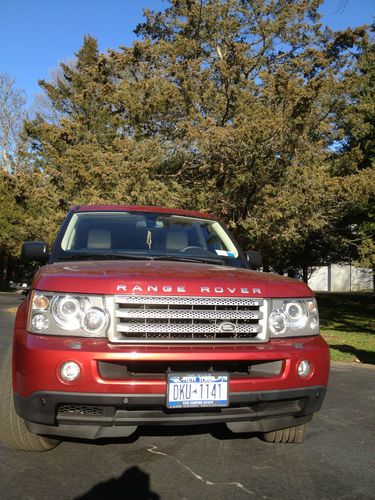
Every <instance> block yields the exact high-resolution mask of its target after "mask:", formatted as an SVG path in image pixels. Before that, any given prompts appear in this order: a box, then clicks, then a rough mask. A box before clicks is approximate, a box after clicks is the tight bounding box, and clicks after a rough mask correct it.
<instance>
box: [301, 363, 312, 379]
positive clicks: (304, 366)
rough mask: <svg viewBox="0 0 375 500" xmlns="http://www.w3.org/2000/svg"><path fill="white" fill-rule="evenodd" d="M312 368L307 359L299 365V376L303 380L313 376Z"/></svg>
mask: <svg viewBox="0 0 375 500" xmlns="http://www.w3.org/2000/svg"><path fill="white" fill-rule="evenodd" d="M311 371H312V368H311V365H310V363H309V362H308V361H306V360H305V359H304V360H302V361H301V362H300V364H299V365H298V375H299V376H300V377H302V378H306V377H308V376H309V375H310V374H311Z"/></svg>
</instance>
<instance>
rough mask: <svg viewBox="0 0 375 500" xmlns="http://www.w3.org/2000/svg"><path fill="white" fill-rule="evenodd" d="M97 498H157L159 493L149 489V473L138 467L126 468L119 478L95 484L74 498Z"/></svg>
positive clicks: (149, 499) (81, 499)
mask: <svg viewBox="0 0 375 500" xmlns="http://www.w3.org/2000/svg"><path fill="white" fill-rule="evenodd" d="M99 498H106V499H121V500H159V498H160V497H159V495H157V494H156V493H154V492H153V491H151V490H150V478H149V475H148V474H146V473H145V472H143V471H142V470H141V469H139V467H135V466H134V467H131V468H130V469H127V470H126V471H125V472H124V473H123V474H122V475H121V476H120V477H119V478H112V479H109V480H108V481H105V482H103V483H99V484H97V485H95V486H94V487H93V488H92V489H91V490H90V491H88V492H87V493H85V494H84V495H82V496H80V497H76V500H94V499H99Z"/></svg>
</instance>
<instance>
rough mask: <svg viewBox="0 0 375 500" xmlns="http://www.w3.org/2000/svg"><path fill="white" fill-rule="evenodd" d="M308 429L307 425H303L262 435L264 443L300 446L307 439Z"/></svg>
mask: <svg viewBox="0 0 375 500" xmlns="http://www.w3.org/2000/svg"><path fill="white" fill-rule="evenodd" d="M306 428H307V426H306V424H302V425H294V426H293V427H287V428H286V429H280V430H278V431H272V432H264V433H263V434H262V439H263V441H267V443H293V444H299V443H302V441H304V439H305V434H306Z"/></svg>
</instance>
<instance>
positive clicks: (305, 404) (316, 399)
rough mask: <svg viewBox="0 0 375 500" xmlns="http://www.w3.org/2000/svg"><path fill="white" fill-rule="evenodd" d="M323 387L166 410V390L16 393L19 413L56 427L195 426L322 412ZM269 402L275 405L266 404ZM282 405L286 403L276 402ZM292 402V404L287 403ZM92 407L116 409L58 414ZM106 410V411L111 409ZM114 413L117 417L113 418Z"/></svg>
mask: <svg viewBox="0 0 375 500" xmlns="http://www.w3.org/2000/svg"><path fill="white" fill-rule="evenodd" d="M325 392H326V388H325V387H324V386H315V387H306V388H302V389H288V390H281V391H280V390H278V391H264V392H239V393H238V392H236V393H233V392H232V393H231V394H230V396H229V398H230V407H229V408H220V409H215V410H211V409H207V408H199V409H189V410H184V409H183V410H167V409H166V408H165V394H121V395H118V394H87V393H76V392H48V391H40V392H36V393H33V394H31V395H30V397H28V398H23V397H21V396H20V395H17V394H16V395H15V396H14V400H15V407H16V411H17V413H18V415H20V416H21V417H22V418H24V419H25V420H26V421H29V422H34V423H38V424H43V425H48V426H57V425H60V424H68V425H71V426H74V425H80V426H81V425H87V424H88V425H98V426H111V425H133V426H137V425H144V424H153V425H154V424H160V425H171V424H172V425H187V424H189V425H191V424H205V423H215V422H231V421H241V420H250V419H257V420H260V419H262V418H270V417H277V416H281V415H283V416H288V415H289V416H293V417H303V416H307V415H311V414H312V413H314V412H316V411H318V410H319V409H320V407H321V405H322V403H323V400H324V396H325ZM268 402H270V403H271V402H273V404H269V405H267V403H268ZM277 402H279V403H282V402H283V403H284V404H280V405H278V404H277ZM288 403H290V404H288ZM64 404H70V405H92V406H105V407H109V408H112V410H113V413H111V412H112V410H111V412H107V413H106V416H105V418H104V417H100V416H99V417H98V416H92V415H71V416H63V417H61V416H57V411H58V407H59V406H60V405H64ZM109 408H108V409H109ZM111 415H113V416H111Z"/></svg>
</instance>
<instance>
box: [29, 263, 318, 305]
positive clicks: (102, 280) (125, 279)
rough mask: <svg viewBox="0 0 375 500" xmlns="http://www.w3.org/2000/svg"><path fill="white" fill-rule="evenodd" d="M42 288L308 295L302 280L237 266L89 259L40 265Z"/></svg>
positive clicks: (38, 277)
mask: <svg viewBox="0 0 375 500" xmlns="http://www.w3.org/2000/svg"><path fill="white" fill-rule="evenodd" d="M33 288H34V289H38V290H45V291H52V292H66V293H96V294H103V295H104V294H105V295H113V294H136V295H181V296H184V295H186V296H189V295H191V296H222V297H228V296H229V297H308V296H312V295H313V292H312V291H311V290H310V289H309V288H308V287H307V286H306V285H305V284H304V283H302V282H299V281H296V280H292V279H289V278H284V277H282V276H278V275H274V274H266V273H260V272H256V271H249V270H247V269H236V268H233V267H226V266H219V265H210V264H195V263H190V262H171V261H169V262H168V261H165V262H164V261H85V262H71V263H65V262H64V263H56V264H51V265H47V266H45V267H42V268H41V269H40V270H39V272H38V273H37V274H36V276H35V278H34V281H33Z"/></svg>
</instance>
